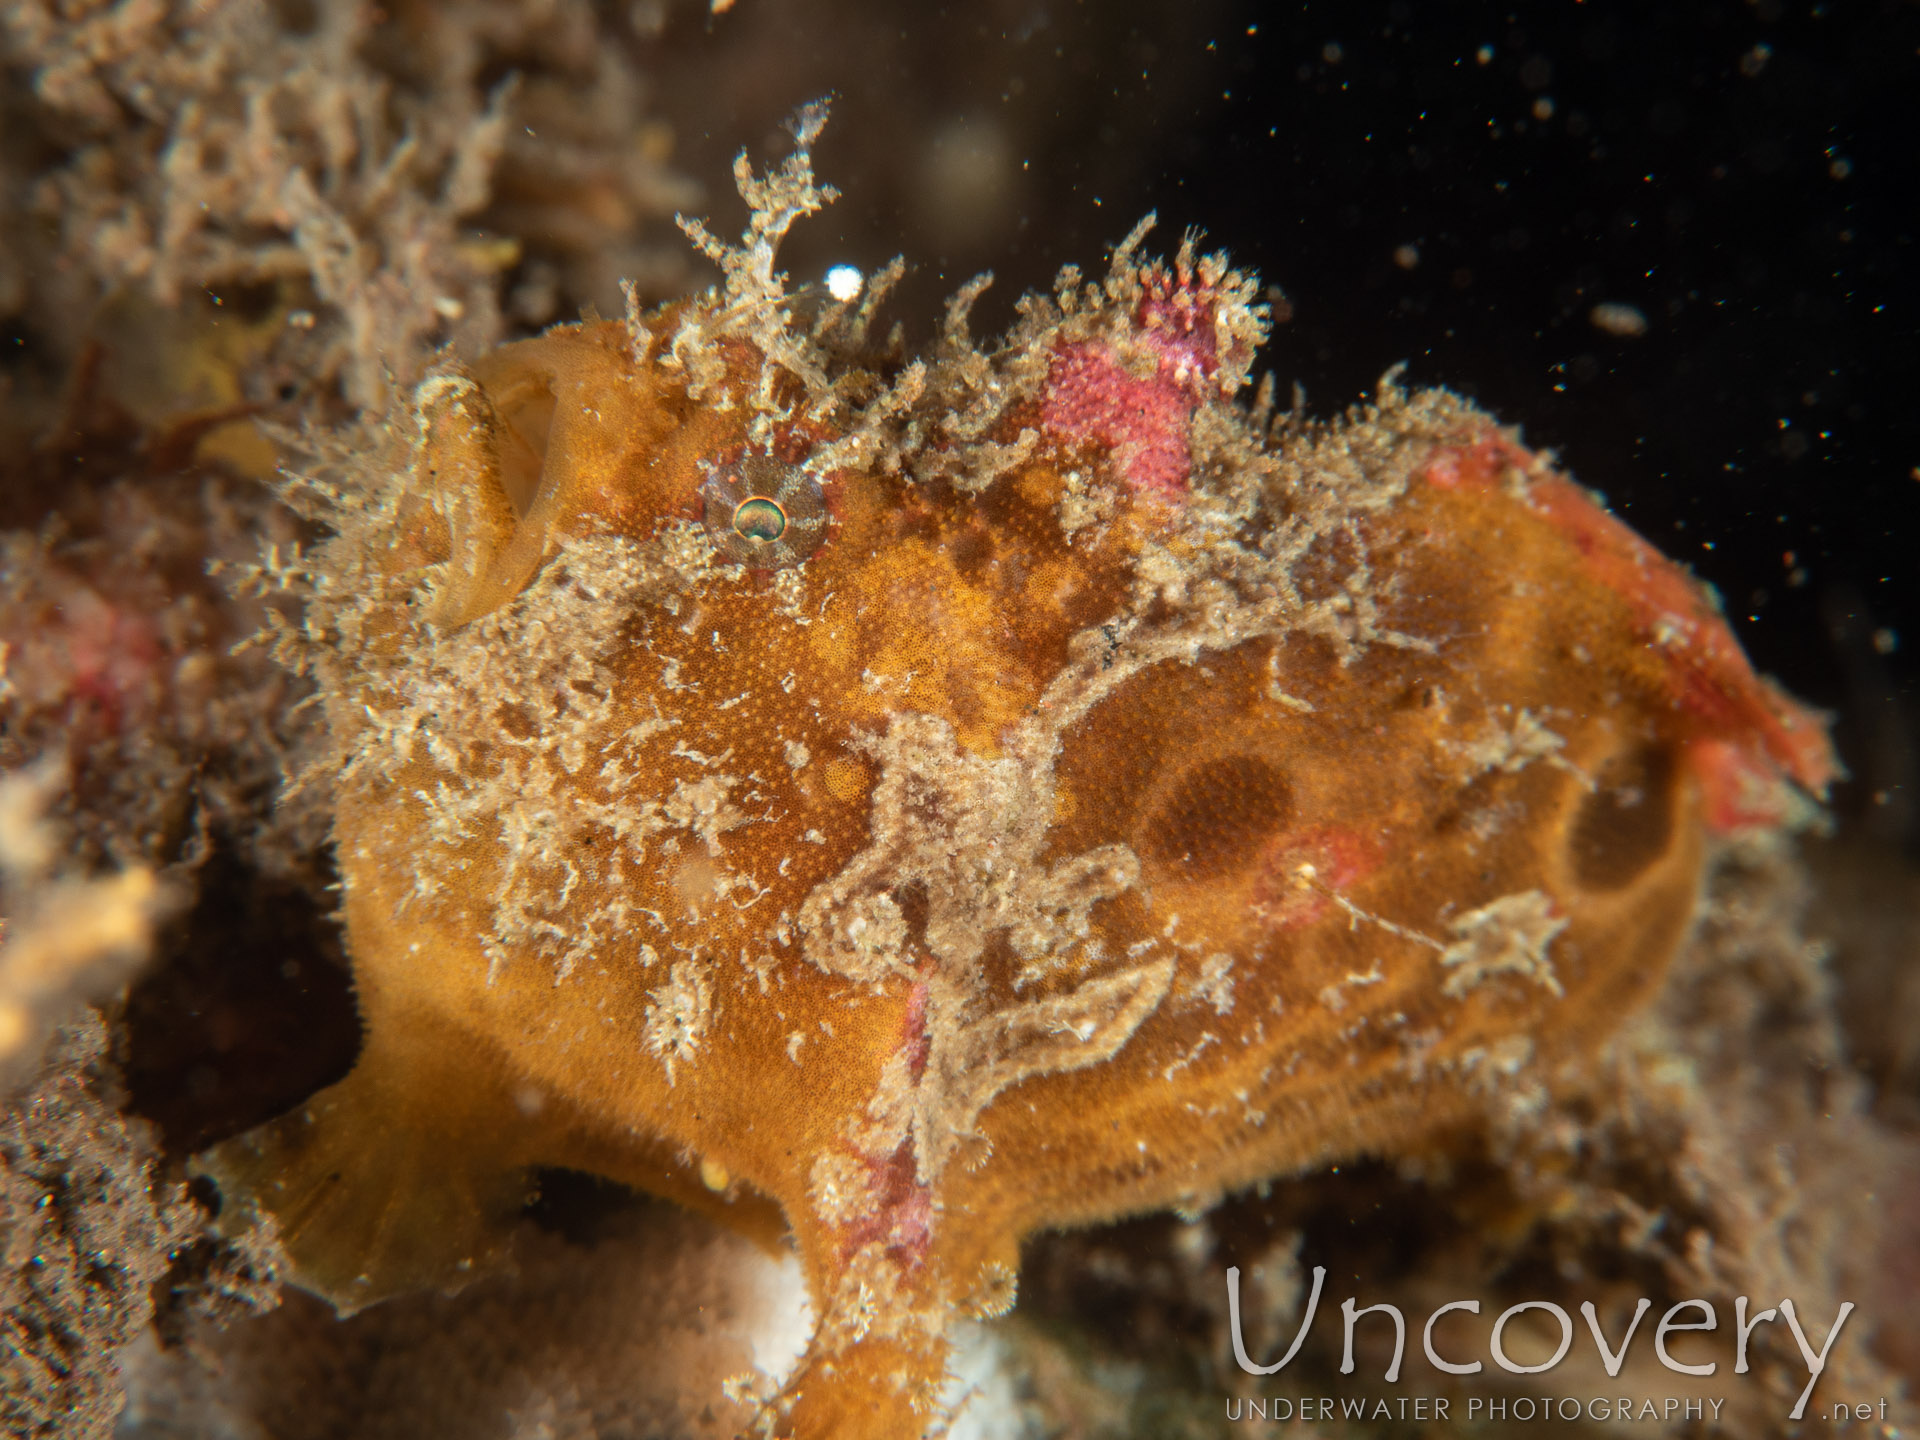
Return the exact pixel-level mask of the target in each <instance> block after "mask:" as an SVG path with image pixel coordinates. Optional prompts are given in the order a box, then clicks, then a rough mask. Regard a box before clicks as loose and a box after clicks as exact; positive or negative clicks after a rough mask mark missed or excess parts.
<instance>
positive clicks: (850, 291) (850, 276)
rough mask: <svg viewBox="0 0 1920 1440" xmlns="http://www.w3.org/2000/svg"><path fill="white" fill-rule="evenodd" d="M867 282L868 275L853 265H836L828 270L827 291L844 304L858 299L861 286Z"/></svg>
mask: <svg viewBox="0 0 1920 1440" xmlns="http://www.w3.org/2000/svg"><path fill="white" fill-rule="evenodd" d="M866 283H867V279H866V276H864V275H862V274H861V273H860V271H859V269H858V267H856V266H853V265H836V266H834V267H833V268H832V269H831V270H829V271H827V293H828V294H829V295H831V296H832V297H833V298H834V299H836V300H838V301H839V302H840V303H841V304H842V305H845V304H846V303H847V302H848V301H850V300H853V299H856V298H857V297H858V296H859V294H860V287H861V286H862V285H864V284H866Z"/></svg>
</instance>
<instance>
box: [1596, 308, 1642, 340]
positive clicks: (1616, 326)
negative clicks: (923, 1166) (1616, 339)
mask: <svg viewBox="0 0 1920 1440" xmlns="http://www.w3.org/2000/svg"><path fill="white" fill-rule="evenodd" d="M1587 319H1588V320H1590V321H1592V322H1593V328H1594V329H1596V330H1604V331H1606V332H1607V334H1609V335H1618V336H1620V337H1621V338H1622V339H1623V340H1631V339H1633V338H1634V337H1635V336H1636V335H1644V334H1646V333H1647V317H1646V314H1645V312H1643V311H1642V310H1640V309H1639V308H1638V307H1637V306H1633V305H1622V304H1620V303H1619V302H1618V301H1613V300H1608V301H1604V302H1603V303H1601V304H1599V305H1596V306H1594V307H1593V309H1591V310H1589V311H1588V312H1587Z"/></svg>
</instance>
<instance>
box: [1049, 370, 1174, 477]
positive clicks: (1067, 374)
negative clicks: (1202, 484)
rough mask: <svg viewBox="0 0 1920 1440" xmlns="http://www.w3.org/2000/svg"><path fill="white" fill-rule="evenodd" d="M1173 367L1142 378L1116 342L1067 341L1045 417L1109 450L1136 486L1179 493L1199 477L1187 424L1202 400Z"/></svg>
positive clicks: (1068, 434)
mask: <svg viewBox="0 0 1920 1440" xmlns="http://www.w3.org/2000/svg"><path fill="white" fill-rule="evenodd" d="M1170 371H1171V367H1169V366H1168V365H1166V364H1165V362H1163V363H1162V365H1161V367H1160V368H1159V369H1158V370H1156V371H1155V372H1154V373H1153V374H1152V375H1150V376H1148V377H1145V378H1141V377H1139V376H1136V375H1134V374H1132V373H1131V372H1130V371H1128V370H1127V369H1126V368H1125V367H1124V366H1122V365H1121V364H1120V363H1119V362H1118V361H1117V360H1116V359H1115V358H1114V356H1113V352H1112V349H1111V347H1109V346H1106V345H1098V344H1083V345H1067V346H1063V347H1061V349H1059V350H1057V351H1056V352H1054V357H1053V371H1052V373H1051V375H1050V376H1049V377H1048V384H1047V395H1046V400H1045V403H1044V406H1043V408H1042V411H1041V421H1042V423H1043V424H1044V425H1045V426H1046V427H1047V429H1048V430H1050V431H1052V432H1053V433H1054V434H1055V435H1057V436H1059V437H1060V438H1061V439H1063V440H1068V441H1079V442H1089V441H1091V442H1094V443H1097V444H1101V445H1105V446H1107V447H1109V448H1110V449H1111V450H1112V452H1113V456H1114V460H1115V463H1116V464H1117V465H1118V466H1119V469H1120V473H1121V474H1122V475H1123V476H1124V477H1125V478H1126V480H1127V482H1128V483H1129V484H1130V485H1132V486H1133V488H1134V489H1136V490H1143V491H1146V492H1148V493H1150V494H1155V495H1162V496H1166V497H1169V498H1178V497H1179V496H1181V495H1184V494H1185V493H1186V492H1187V488H1188V485H1189V483H1190V481H1191V479H1192V474H1193V459H1192V455H1191V453H1190V452H1189V450H1188V448H1187V425H1188V423H1189V422H1190V421H1191V420H1192V419H1193V411H1194V399H1193V395H1192V393H1191V390H1190V389H1189V388H1188V387H1187V386H1186V385H1184V384H1182V383H1180V382H1179V381H1177V380H1175V379H1174V378H1173V374H1172V373H1169V372H1170Z"/></svg>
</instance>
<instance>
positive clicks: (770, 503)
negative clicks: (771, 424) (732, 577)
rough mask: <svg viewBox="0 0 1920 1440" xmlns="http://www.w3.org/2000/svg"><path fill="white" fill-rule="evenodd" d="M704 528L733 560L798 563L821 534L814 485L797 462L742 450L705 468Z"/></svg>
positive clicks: (823, 505)
mask: <svg viewBox="0 0 1920 1440" xmlns="http://www.w3.org/2000/svg"><path fill="white" fill-rule="evenodd" d="M701 493H702V495H703V497H704V499H705V503H706V514H705V523H706V527H707V533H708V534H709V535H711V536H712V537H713V543H714V544H715V545H716V546H718V547H719V549H720V553H721V555H722V556H724V557H725V558H726V559H727V560H728V561H730V562H732V563H733V564H735V565H747V566H751V567H752V568H753V569H756V570H776V569H781V568H783V567H785V566H789V565H798V564H799V563H800V562H801V561H803V560H805V559H806V558H807V557H808V556H809V555H811V554H813V552H814V551H816V550H818V549H819V548H820V542H821V541H822V540H824V539H826V537H827V502H826V496H825V495H824V494H823V493H822V492H821V489H820V484H819V482H818V481H817V480H815V479H814V478H813V477H812V476H811V475H809V474H807V472H806V471H805V470H803V469H801V468H800V467H799V466H798V465H787V464H783V463H782V462H781V461H778V460H776V459H774V458H773V457H772V456H771V455H761V454H752V453H750V454H747V455H743V456H741V457H740V458H739V459H738V460H734V461H731V462H729V463H727V464H725V465H717V466H713V467H711V468H710V469H709V470H708V473H707V480H706V484H705V485H703V486H702V487H701Z"/></svg>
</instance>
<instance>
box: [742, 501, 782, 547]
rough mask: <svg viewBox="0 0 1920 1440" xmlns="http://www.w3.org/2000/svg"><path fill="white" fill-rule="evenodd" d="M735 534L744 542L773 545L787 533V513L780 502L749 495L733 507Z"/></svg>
mask: <svg viewBox="0 0 1920 1440" xmlns="http://www.w3.org/2000/svg"><path fill="white" fill-rule="evenodd" d="M733 532H734V534H736V535H738V536H740V537H741V538H742V539H744V540H751V541H754V542H756V543H758V544H762V545H771V544H772V543H773V542H774V541H776V540H778V539H779V538H780V537H781V536H782V535H784V534H786V532H787V512H786V511H785V510H784V509H782V508H781V506H780V502H779V501H778V500H772V499H769V498H768V497H767V496H765V495H749V496H748V497H747V498H746V499H745V500H742V501H741V502H740V503H739V504H738V505H736V506H734V507H733Z"/></svg>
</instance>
